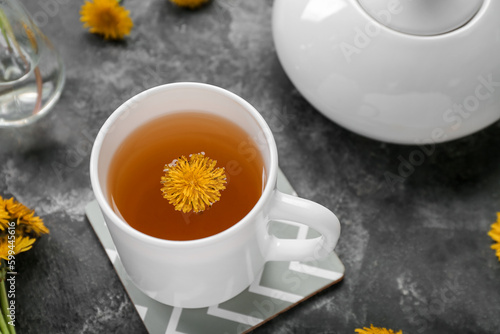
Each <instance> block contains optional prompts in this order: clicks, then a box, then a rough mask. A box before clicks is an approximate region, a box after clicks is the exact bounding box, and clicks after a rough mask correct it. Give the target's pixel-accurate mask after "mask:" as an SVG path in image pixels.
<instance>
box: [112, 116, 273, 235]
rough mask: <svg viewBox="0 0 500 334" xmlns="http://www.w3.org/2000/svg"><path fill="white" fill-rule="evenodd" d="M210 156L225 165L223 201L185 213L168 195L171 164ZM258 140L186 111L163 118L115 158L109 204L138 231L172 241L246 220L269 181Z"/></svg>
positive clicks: (134, 135)
mask: <svg viewBox="0 0 500 334" xmlns="http://www.w3.org/2000/svg"><path fill="white" fill-rule="evenodd" d="M200 152H204V153H205V156H207V157H209V158H211V159H214V160H217V167H224V168H225V172H226V176H227V183H226V189H225V190H223V191H222V192H221V198H220V201H219V202H216V203H214V204H213V205H212V207H210V208H208V209H206V210H205V211H203V212H200V213H193V212H190V213H182V212H180V211H175V209H174V206H173V205H172V204H169V202H168V200H166V199H164V198H163V197H162V193H161V191H160V189H161V184H160V179H161V176H162V175H163V169H164V166H165V164H168V163H170V162H172V161H173V160H174V159H177V158H179V157H180V156H182V155H184V156H186V157H188V156H189V155H190V154H194V153H200ZM264 178H265V175H264V167H263V161H262V157H261V156H260V152H259V150H258V149H257V147H256V145H255V142H254V141H253V140H252V139H251V138H250V137H249V135H248V134H247V133H246V132H245V131H244V130H243V129H241V128H240V127H239V126H237V125H236V124H233V123H232V122H230V121H228V120H225V119H223V118H221V117H218V116H214V115H210V114H206V113H202V112H196V111H186V112H179V113H175V114H171V115H167V116H163V117H160V118H158V119H156V120H153V121H152V122H149V123H147V124H145V125H143V126H141V127H140V128H138V129H137V130H135V131H134V132H133V133H132V134H131V135H130V136H129V137H128V138H127V139H126V140H125V141H124V142H123V143H122V145H121V146H120V148H119V149H118V150H117V152H116V153H115V155H114V157H113V161H112V163H111V167H110V171H109V176H108V189H109V193H110V198H109V201H110V203H111V204H112V207H113V209H114V210H115V211H116V212H117V213H119V215H121V216H122V217H123V219H124V220H125V221H126V222H127V223H128V224H129V225H130V226H132V227H133V228H135V229H137V230H139V231H141V232H143V233H145V234H148V235H151V236H153V237H157V238H162V239H168V240H194V239H200V238H204V237H208V236H211V235H214V234H217V233H219V232H221V231H224V230H226V229H227V228H229V227H231V226H232V225H234V224H235V223H237V222H238V221H239V220H241V219H242V218H243V217H244V216H245V215H246V214H247V213H248V212H249V211H250V210H251V209H252V208H253V206H254V205H255V204H256V203H257V201H258V199H259V197H260V195H261V194H262V189H263V183H264V182H265V180H264Z"/></svg>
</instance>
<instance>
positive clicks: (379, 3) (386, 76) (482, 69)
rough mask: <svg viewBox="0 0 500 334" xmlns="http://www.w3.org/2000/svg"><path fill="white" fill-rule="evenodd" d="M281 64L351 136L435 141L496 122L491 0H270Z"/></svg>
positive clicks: (497, 37)
mask: <svg viewBox="0 0 500 334" xmlns="http://www.w3.org/2000/svg"><path fill="white" fill-rule="evenodd" d="M273 38H274V42H275V46H276V51H277V54H278V57H279V59H280V62H281V64H282V66H283V68H284V70H285V72H286V73H287V75H288V76H289V78H290V79H291V81H292V82H293V84H294V85H295V86H296V87H297V89H298V90H299V91H300V92H301V94H302V95H303V96H304V97H305V98H306V99H307V100H308V101H309V102H310V103H311V104H312V105H313V106H314V107H315V108H316V109H317V110H319V111H320V112H321V113H323V114H324V115H326V116H327V117H328V118H330V119H331V120H333V121H334V122H336V123H337V124H339V125H341V126H343V127H345V128H347V129H350V130H352V131H354V132H356V133H358V134H361V135H364V136H367V137H370V138H373V139H378V140H381V141H386V142H392V143H400V144H422V143H439V142H444V141H449V140H453V139H456V138H460V137H463V136H466V135H468V134H471V133H474V132H476V131H478V130H480V129H482V128H484V127H486V126H488V125H490V124H492V123H494V122H495V121H497V120H498V119H500V1H499V0H275V3H274V8H273Z"/></svg>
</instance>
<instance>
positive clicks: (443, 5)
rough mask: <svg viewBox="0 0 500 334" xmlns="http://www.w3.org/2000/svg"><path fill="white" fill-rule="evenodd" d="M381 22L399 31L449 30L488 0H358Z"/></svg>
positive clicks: (434, 32)
mask: <svg viewBox="0 0 500 334" xmlns="http://www.w3.org/2000/svg"><path fill="white" fill-rule="evenodd" d="M358 2H359V4H360V5H361V7H362V8H363V9H364V10H365V11H366V12H367V13H368V14H369V15H370V16H372V17H373V18H374V19H375V20H377V21H378V22H379V23H381V24H383V25H385V26H387V27H389V28H391V29H393V30H397V31H399V32H403V33H407V34H412V35H421V36H432V35H440V34H445V33H448V32H450V31H453V30H455V29H457V28H460V27H461V26H463V25H464V24H466V23H467V22H468V21H470V20H471V19H472V18H473V17H474V16H475V15H476V13H477V12H478V11H479V9H480V8H481V6H482V4H483V2H484V0H418V1H415V0H358Z"/></svg>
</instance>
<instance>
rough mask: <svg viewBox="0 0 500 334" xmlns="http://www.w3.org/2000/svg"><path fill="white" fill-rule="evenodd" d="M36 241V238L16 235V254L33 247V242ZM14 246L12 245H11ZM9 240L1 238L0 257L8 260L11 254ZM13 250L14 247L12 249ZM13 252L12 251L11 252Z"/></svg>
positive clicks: (14, 240)
mask: <svg viewBox="0 0 500 334" xmlns="http://www.w3.org/2000/svg"><path fill="white" fill-rule="evenodd" d="M35 241H36V238H30V237H26V236H22V235H16V238H15V239H13V242H14V249H13V251H14V254H13V255H16V254H19V253H22V252H26V251H28V250H30V249H31V247H33V243H34V242H35ZM11 247H12V246H11ZM9 249H11V248H9V242H8V241H7V238H2V239H0V258H2V259H4V260H8V256H9ZM11 251H12V249H11ZM11 254H12V253H11Z"/></svg>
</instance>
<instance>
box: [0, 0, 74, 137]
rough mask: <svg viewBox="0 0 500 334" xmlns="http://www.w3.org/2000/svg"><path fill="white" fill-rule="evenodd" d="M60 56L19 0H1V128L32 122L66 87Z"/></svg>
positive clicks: (45, 110)
mask: <svg viewBox="0 0 500 334" xmlns="http://www.w3.org/2000/svg"><path fill="white" fill-rule="evenodd" d="M64 79H65V72H64V64H63V62H62V60H61V57H60V55H59V54H58V52H57V51H56V49H55V48H54V46H53V45H52V43H51V42H50V41H49V39H48V38H47V37H46V36H45V35H44V34H43V33H42V32H41V31H40V29H39V28H38V27H37V26H36V24H35V23H34V22H33V20H32V18H31V16H30V15H29V13H28V12H27V10H26V9H25V8H24V6H23V5H22V4H21V3H20V1H18V0H0V127H16V126H23V125H27V124H31V123H33V122H34V121H36V120H37V119H39V118H40V117H42V116H44V115H45V114H47V113H48V112H49V110H50V109H51V108H52V106H53V105H54V104H55V103H56V101H57V100H58V99H59V96H60V95H61V91H62V88H63V86H64Z"/></svg>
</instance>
